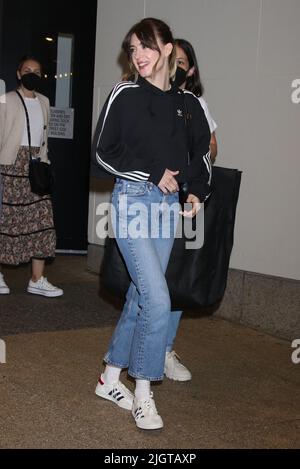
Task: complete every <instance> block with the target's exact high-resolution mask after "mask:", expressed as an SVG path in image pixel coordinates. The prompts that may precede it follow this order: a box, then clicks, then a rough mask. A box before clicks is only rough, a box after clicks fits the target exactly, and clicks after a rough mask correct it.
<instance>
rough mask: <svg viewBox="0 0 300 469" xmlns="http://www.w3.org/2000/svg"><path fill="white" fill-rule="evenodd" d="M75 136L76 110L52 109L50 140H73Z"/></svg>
mask: <svg viewBox="0 0 300 469" xmlns="http://www.w3.org/2000/svg"><path fill="white" fill-rule="evenodd" d="M73 134H74V109H61V108H57V107H52V108H51V114H50V129H49V137H50V138H64V139H67V140H72V139H73Z"/></svg>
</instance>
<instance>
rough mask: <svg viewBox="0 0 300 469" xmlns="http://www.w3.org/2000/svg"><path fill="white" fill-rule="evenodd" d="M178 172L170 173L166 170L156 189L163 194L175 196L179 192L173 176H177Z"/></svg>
mask: <svg viewBox="0 0 300 469" xmlns="http://www.w3.org/2000/svg"><path fill="white" fill-rule="evenodd" d="M178 174H179V171H171V170H170V169H166V171H165V173H164V175H163V177H162V179H161V181H160V183H159V184H158V187H159V188H160V190H161V191H162V192H163V193H164V194H175V193H176V192H178V191H179V186H178V182H177V181H176V179H175V176H178Z"/></svg>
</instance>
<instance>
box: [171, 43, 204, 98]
mask: <svg viewBox="0 0 300 469" xmlns="http://www.w3.org/2000/svg"><path fill="white" fill-rule="evenodd" d="M175 44H176V46H178V47H180V48H181V49H182V50H183V51H184V52H185V54H186V56H187V59H188V61H189V68H192V67H194V68H195V71H194V73H193V75H192V76H191V77H187V79H186V86H185V88H186V89H187V90H188V91H191V92H192V93H194V94H195V95H196V96H198V98H200V97H201V96H202V95H203V94H204V87H203V85H202V82H201V78H200V71H199V65H198V61H197V57H196V53H195V50H194V48H193V46H192V44H191V43H190V42H189V41H187V40H186V39H175Z"/></svg>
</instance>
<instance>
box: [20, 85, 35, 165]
mask: <svg viewBox="0 0 300 469" xmlns="http://www.w3.org/2000/svg"><path fill="white" fill-rule="evenodd" d="M16 93H17V95H18V96H19V98H20V100H21V102H22V104H23V107H24V111H25V115H26V124H27V134H28V146H29V156H30V160H31V161H32V151H31V132H30V121H29V114H28V110H27V107H26V104H25V101H24V99H23V96H22V95H21V93H20V92H19V91H18V90H16Z"/></svg>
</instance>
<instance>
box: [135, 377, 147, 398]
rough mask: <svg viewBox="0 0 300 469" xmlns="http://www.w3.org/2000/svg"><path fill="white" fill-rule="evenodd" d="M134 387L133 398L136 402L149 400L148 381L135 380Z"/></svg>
mask: <svg viewBox="0 0 300 469" xmlns="http://www.w3.org/2000/svg"><path fill="white" fill-rule="evenodd" d="M135 382H136V387H135V392H134V394H135V397H136V398H137V399H138V400H142V399H149V398H150V381H146V380H144V379H137V380H136V381H135Z"/></svg>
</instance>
